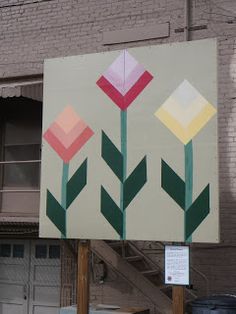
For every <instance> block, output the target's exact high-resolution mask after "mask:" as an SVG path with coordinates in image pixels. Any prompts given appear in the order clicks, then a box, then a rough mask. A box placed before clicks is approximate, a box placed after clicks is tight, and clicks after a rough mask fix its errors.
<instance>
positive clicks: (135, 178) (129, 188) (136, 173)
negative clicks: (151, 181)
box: [124, 156, 147, 209]
mask: <svg viewBox="0 0 236 314" xmlns="http://www.w3.org/2000/svg"><path fill="white" fill-rule="evenodd" d="M146 182H147V162H146V156H145V157H144V158H143V159H142V160H141V161H140V163H139V164H138V165H137V167H136V168H135V169H134V170H133V172H132V173H131V174H130V175H129V177H128V178H127V179H126V180H125V182H124V209H125V208H126V207H127V206H128V205H129V204H130V202H131V201H132V200H133V199H134V197H135V196H136V195H137V194H138V192H139V191H140V190H141V188H142V187H143V186H144V184H145V183H146Z"/></svg>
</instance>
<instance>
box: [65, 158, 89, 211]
mask: <svg viewBox="0 0 236 314" xmlns="http://www.w3.org/2000/svg"><path fill="white" fill-rule="evenodd" d="M86 184H87V159H85V160H84V162H83V163H82V165H81V166H80V167H79V168H78V169H77V170H76V172H75V173H74V174H73V176H72V177H71V178H70V180H69V181H68V182H67V185H66V208H68V207H69V206H70V205H71V203H72V202H73V201H74V200H75V198H76V197H77V196H78V195H79V193H80V192H81V191H82V190H83V188H84V187H85V186H86Z"/></svg>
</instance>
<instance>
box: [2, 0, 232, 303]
mask: <svg viewBox="0 0 236 314" xmlns="http://www.w3.org/2000/svg"><path fill="white" fill-rule="evenodd" d="M164 22H170V36H169V37H168V38H166V39H156V40H146V41H141V42H137V43H127V44H125V45H124V44H117V45H112V46H103V44H102V42H103V32H104V31H108V30H121V29H131V28H135V27H141V26H152V25H156V24H158V23H164ZM184 26H185V25H184V0H51V1H50V0H38V1H36V0H24V1H23V0H1V1H0V76H4V77H8V76H15V75H26V74H34V73H41V72H42V71H43V60H44V59H45V58H51V57H59V56H68V55H76V54H84V53H91V52H97V51H104V50H113V49H120V48H124V47H133V46H143V45H148V44H161V43H164V42H176V41H183V40H184V33H183V32H182V28H183V27H184ZM190 26H192V27H195V30H192V31H191V32H190V38H191V39H192V40H195V39H202V38H211V37H217V38H218V42H219V69H218V75H219V76H218V79H219V89H218V91H219V153H220V164H219V169H220V208H221V213H220V215H221V244H220V245H217V246H211V245H193V248H192V263H193V265H194V266H195V267H196V268H198V269H199V270H201V271H202V272H203V273H204V274H206V276H207V278H208V280H209V286H210V292H227V293H236V285H235V282H236V248H235V246H236V154H235V153H236V88H235V87H236V44H235V35H236V2H235V0H192V3H191V25H190ZM197 26H202V27H201V28H203V29H200V30H197V29H196V28H197ZM145 252H146V253H147V254H149V255H150V256H151V257H152V258H153V259H154V260H155V259H156V257H155V251H153V249H152V250H151V249H150V251H148V249H146V250H145ZM194 278H195V277H194ZM194 284H195V286H196V288H198V292H199V293H201V292H202V293H203V290H204V285H205V284H204V281H203V280H202V279H201V278H198V279H197V278H196V281H195V282H194ZM91 298H92V301H99V302H107V303H123V304H126V305H127V304H128V305H135V304H136V305H140V304H144V305H145V304H147V302H148V300H146V299H145V298H144V297H142V295H140V293H139V292H138V291H137V290H135V289H134V288H132V287H129V286H127V284H126V283H124V282H123V281H122V280H121V279H119V278H117V277H116V276H114V274H113V275H112V274H110V275H109V280H108V281H107V282H106V283H104V284H93V285H92V289H91Z"/></svg>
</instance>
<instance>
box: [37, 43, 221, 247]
mask: <svg viewBox="0 0 236 314" xmlns="http://www.w3.org/2000/svg"><path fill="white" fill-rule="evenodd" d="M40 203H41V205H40V236H41V237H47V238H49V237H52V238H81V239H113V240H115V239H117V240H119V239H127V240H157V241H179V242H180V241H181V242H218V241H219V237H218V234H219V230H218V229H219V205H218V151H217V44H216V41H215V40H214V39H211V40H200V41H194V42H185V43H176V44H167V45H160V46H150V47H141V48H131V49H126V50H120V51H112V52H110V51H109V52H104V53H95V54H87V55H80V56H73V57H65V58H57V59H50V60H46V61H45V67H44V100H43V146H42V176H41V202H40Z"/></svg>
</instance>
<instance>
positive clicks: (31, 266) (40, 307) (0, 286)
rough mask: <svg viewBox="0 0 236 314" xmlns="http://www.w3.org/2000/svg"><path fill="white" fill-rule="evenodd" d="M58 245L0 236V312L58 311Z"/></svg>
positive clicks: (45, 313)
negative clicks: (4, 238)
mask: <svg viewBox="0 0 236 314" xmlns="http://www.w3.org/2000/svg"><path fill="white" fill-rule="evenodd" d="M59 305H60V245H59V242H58V241H48V240H35V241H32V240H3V239H1V240H0V314H58V313H59Z"/></svg>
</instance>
